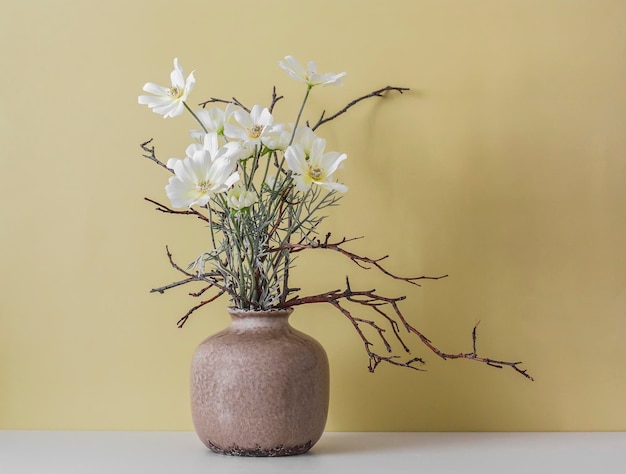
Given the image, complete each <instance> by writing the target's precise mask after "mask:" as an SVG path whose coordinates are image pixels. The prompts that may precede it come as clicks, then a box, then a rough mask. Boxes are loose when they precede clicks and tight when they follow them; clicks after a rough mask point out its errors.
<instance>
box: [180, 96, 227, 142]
mask: <svg viewBox="0 0 626 474" xmlns="http://www.w3.org/2000/svg"><path fill="white" fill-rule="evenodd" d="M234 111H235V106H234V105H233V104H228V105H226V108H225V109H224V110H222V109H221V108H219V107H211V108H210V109H208V110H207V109H202V110H198V111H197V112H196V117H198V120H200V122H201V123H202V125H203V126H204V129H205V130H206V132H205V131H204V130H191V131H190V132H189V135H191V137H192V138H195V139H196V140H198V139H201V138H202V137H203V136H204V134H205V133H216V134H217V135H224V124H225V123H226V122H228V120H229V119H230V117H231V115H232V114H233V112H234Z"/></svg>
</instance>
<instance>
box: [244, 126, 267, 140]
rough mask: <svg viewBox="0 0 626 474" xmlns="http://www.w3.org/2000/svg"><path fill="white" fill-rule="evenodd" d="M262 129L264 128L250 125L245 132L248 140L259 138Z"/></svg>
mask: <svg viewBox="0 0 626 474" xmlns="http://www.w3.org/2000/svg"><path fill="white" fill-rule="evenodd" d="M264 128H265V127H264V126H263V125H252V126H251V127H248V128H247V129H246V132H248V137H249V138H252V139H255V138H259V137H260V136H261V134H262V133H263V129H264Z"/></svg>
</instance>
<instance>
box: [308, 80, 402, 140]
mask: <svg viewBox="0 0 626 474" xmlns="http://www.w3.org/2000/svg"><path fill="white" fill-rule="evenodd" d="M408 90H410V89H409V88H408V87H394V86H387V87H383V88H382V89H378V90H376V91H372V92H370V93H369V94H365V95H364V96H361V97H359V98H358V99H354V100H353V101H351V102H349V103H348V104H347V105H346V106H345V107H344V108H343V109H341V110H340V111H339V112H337V113H335V114H333V115H331V116H330V117H326V118H324V115H325V114H326V111H323V112H322V115H321V116H320V118H319V120H318V121H317V123H316V124H315V125H313V126H312V127H311V130H313V131H315V130H316V129H317V128H318V127H320V126H322V125H324V124H325V123H326V122H330V121H331V120H335V119H336V118H337V117H339V116H340V115H342V114H345V113H346V112H347V111H348V110H349V109H350V108H351V107H353V106H355V105H356V104H358V103H359V102H361V101H362V100H365V99H369V98H370V97H383V95H384V94H385V92H390V91H396V92H399V93H400V94H402V93H404V92H405V91H408Z"/></svg>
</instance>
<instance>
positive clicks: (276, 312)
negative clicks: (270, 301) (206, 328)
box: [226, 306, 293, 316]
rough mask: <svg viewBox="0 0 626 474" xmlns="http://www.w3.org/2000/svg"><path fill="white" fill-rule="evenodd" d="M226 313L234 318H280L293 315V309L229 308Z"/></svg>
mask: <svg viewBox="0 0 626 474" xmlns="http://www.w3.org/2000/svg"><path fill="white" fill-rule="evenodd" d="M226 311H228V314H231V315H234V316H282V315H287V316H289V315H290V314H291V313H293V308H292V307H289V308H270V309H264V310H258V309H239V308H235V307H232V306H231V307H228V308H226Z"/></svg>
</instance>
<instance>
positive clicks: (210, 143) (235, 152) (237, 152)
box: [166, 132, 247, 170]
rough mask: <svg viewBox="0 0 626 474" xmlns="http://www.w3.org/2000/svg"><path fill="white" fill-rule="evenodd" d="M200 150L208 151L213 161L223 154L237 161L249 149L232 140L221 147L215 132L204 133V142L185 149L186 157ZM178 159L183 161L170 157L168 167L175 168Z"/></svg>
mask: <svg viewBox="0 0 626 474" xmlns="http://www.w3.org/2000/svg"><path fill="white" fill-rule="evenodd" d="M199 151H206V152H208V155H207V156H208V157H209V159H210V160H211V161H213V160H214V159H215V158H217V157H218V156H223V157H225V158H227V159H229V160H230V161H234V162H236V161H237V160H239V159H240V158H241V156H242V155H243V154H245V153H247V150H244V149H243V148H242V146H241V144H240V143H238V142H230V143H226V144H225V145H224V146H222V147H221V148H220V147H219V144H218V139H217V134H216V133H215V132H211V133H206V134H204V137H203V140H202V143H192V144H191V145H189V146H188V147H187V149H186V150H185V157H186V158H191V157H193V156H194V155H195V154H196V153H197V152H199ZM177 161H181V160H180V158H170V159H169V160H167V164H166V165H167V167H168V168H169V169H171V170H173V169H174V165H175V163H176V162H177Z"/></svg>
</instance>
